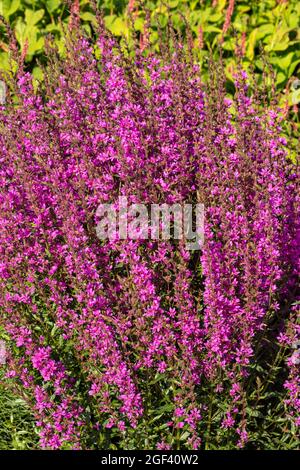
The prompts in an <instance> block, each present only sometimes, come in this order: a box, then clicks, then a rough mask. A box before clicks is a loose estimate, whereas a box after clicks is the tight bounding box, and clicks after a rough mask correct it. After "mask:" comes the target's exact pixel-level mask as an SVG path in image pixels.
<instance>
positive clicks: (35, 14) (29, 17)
mask: <svg viewBox="0 0 300 470" xmlns="http://www.w3.org/2000/svg"><path fill="white" fill-rule="evenodd" d="M44 13H45V11H44V10H42V9H41V10H36V11H34V10H29V9H26V10H25V22H26V26H27V27H28V28H32V27H33V26H34V25H36V24H37V23H38V22H39V21H40V20H41V19H42V18H43V16H44Z"/></svg>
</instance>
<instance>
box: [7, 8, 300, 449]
mask: <svg viewBox="0 0 300 470" xmlns="http://www.w3.org/2000/svg"><path fill="white" fill-rule="evenodd" d="M99 21H100V24H99V27H98V32H97V38H96V42H93V41H91V40H90V39H89V38H88V36H86V35H85V34H84V33H83V31H81V29H80V27H79V26H78V23H77V16H76V15H74V16H73V17H72V27H71V32H70V35H69V39H68V41H67V44H66V47H65V51H66V52H65V57H64V59H60V58H59V54H58V52H57V51H56V50H55V47H54V45H53V44H52V45H51V44H48V45H47V54H48V66H47V68H46V69H45V70H44V81H43V83H42V84H41V85H40V86H39V87H38V88H36V84H35V85H34V83H33V77H32V75H31V74H30V73H29V72H27V71H26V70H25V69H24V64H23V60H24V54H23V56H22V55H21V56H20V57H18V56H17V47H16V44H14V43H11V49H12V51H13V54H14V60H15V61H16V62H15V64H16V63H17V66H16V65H15V67H14V69H15V75H12V74H7V75H5V80H6V83H7V86H8V94H7V100H6V103H5V104H3V105H2V106H1V108H0V113H1V127H0V148H1V153H0V164H1V168H0V225H1V232H0V308H1V316H0V323H1V331H2V332H3V337H4V338H5V339H6V344H7V347H8V350H7V360H6V366H5V378H4V379H3V382H4V384H7V386H11V387H12V388H13V389H14V390H19V393H20V394H22V396H23V397H24V399H26V401H27V403H29V404H30V407H31V410H32V413H33V414H34V416H35V420H36V426H37V429H38V432H39V436H40V441H39V445H40V446H41V447H42V448H51V449H56V448H62V449H68V448H75V449H76V448H88V449H101V448H105V449H107V448H110V449H114V448H118V449H132V448H134V449H136V448H139V449H155V448H157V449H170V448H172V449H188V448H192V449H202V448H205V449H214V448H218V449H232V448H245V447H246V448H256V449H270V448H276V449H279V448H283V449H287V448H296V447H297V446H298V439H297V427H298V426H299V408H300V399H299V385H300V383H299V363H300V359H299V324H298V323H297V321H298V318H299V317H298V316H297V313H299V309H298V306H299V304H298V303H297V300H298V299H297V297H296V288H297V274H299V187H298V185H299V178H298V177H299V175H298V169H297V167H296V166H295V165H294V164H293V163H291V162H290V160H289V159H288V158H287V157H288V151H287V149H288V145H289V144H288V142H287V141H286V139H285V138H284V136H283V133H282V128H281V123H282V119H283V114H282V111H281V110H280V109H279V108H278V104H277V103H276V102H275V100H274V101H272V100H271V102H269V101H268V100H267V97H266V95H265V94H264V93H262V94H260V92H259V90H258V87H257V84H256V83H255V82H254V83H252V78H251V77H250V76H249V75H247V73H246V72H245V71H244V70H242V69H239V70H237V71H236V73H235V75H234V77H233V79H234V87H235V93H234V97H233V98H230V97H228V95H227V94H226V88H225V81H226V78H225V75H224V69H223V66H222V64H218V63H217V64H214V63H211V70H210V78H209V80H208V81H207V83H206V84H205V83H204V82H203V79H202V76H201V72H200V66H199V64H198V63H197V60H195V59H194V56H193V51H192V49H191V45H188V46H187V47H186V46H185V45H184V44H185V43H182V42H181V40H180V39H179V40H177V39H176V37H175V36H174V34H173V33H172V31H170V37H169V39H168V42H164V44H161V45H160V47H159V50H158V51H156V52H153V51H152V52H151V50H147V49H144V48H140V46H136V47H135V49H134V53H133V52H132V48H130V49H129V50H128V49H126V48H125V47H120V46H119V43H118V42H117V41H116V40H115V39H114V38H113V37H112V36H111V35H110V34H109V33H108V32H107V30H106V29H105V28H104V27H103V26H102V25H101V19H99ZM168 44H169V46H168ZM119 195H123V196H127V198H128V200H129V201H130V202H132V203H139V202H141V203H144V204H151V203H161V202H165V203H168V204H173V203H183V202H191V203H196V202H200V203H203V204H204V205H205V242H204V246H203V249H202V250H201V251H196V252H193V251H188V250H187V249H186V247H185V244H184V242H183V241H175V240H167V241H166V240H164V241H153V240H110V241H100V240H99V239H98V238H97V236H96V231H95V227H96V222H97V221H96V216H95V214H96V210H97V207H98V205H99V203H108V202H111V203H115V202H116V201H117V199H118V196H119ZM297 348H298V349H297ZM3 367H4V366H3Z"/></svg>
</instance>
